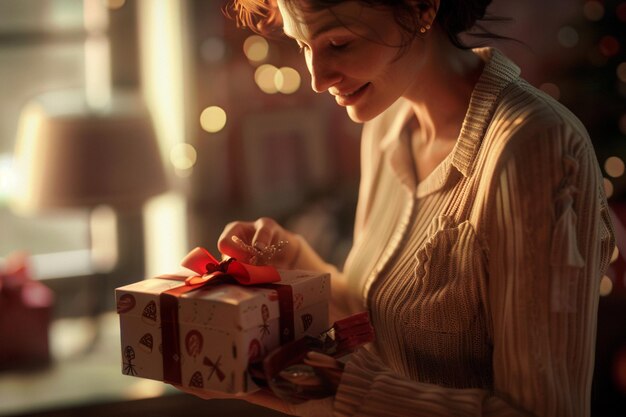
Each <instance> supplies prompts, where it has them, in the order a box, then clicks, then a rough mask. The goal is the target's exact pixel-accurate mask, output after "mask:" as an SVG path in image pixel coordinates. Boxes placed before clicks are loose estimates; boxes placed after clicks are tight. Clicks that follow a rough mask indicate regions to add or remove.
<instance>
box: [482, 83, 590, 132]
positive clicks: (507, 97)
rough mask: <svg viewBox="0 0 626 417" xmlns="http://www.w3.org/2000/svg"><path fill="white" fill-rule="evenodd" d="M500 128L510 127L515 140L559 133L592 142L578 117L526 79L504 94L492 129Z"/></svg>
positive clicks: (507, 89) (513, 85)
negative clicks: (503, 126)
mask: <svg viewBox="0 0 626 417" xmlns="http://www.w3.org/2000/svg"><path fill="white" fill-rule="evenodd" d="M498 124H500V125H508V126H507V127H508V128H510V129H511V132H512V133H515V135H511V136H512V137H519V136H525V135H542V134H543V133H546V132H548V131H552V132H555V131H557V132H562V133H563V134H567V135H571V136H575V137H578V138H579V140H583V141H588V139H589V134H588V133H587V129H586V128H585V126H584V125H583V124H582V122H581V121H580V120H579V119H578V117H576V115H574V114H573V113H572V112H571V111H570V110H569V109H568V108H567V107H565V106H564V105H563V104H562V103H560V102H559V101H557V100H556V99H554V98H553V97H551V96H550V95H548V94H547V93H545V92H544V91H541V90H539V89H538V88H536V87H534V86H532V85H530V84H529V83H528V82H526V81H525V80H523V79H519V80H517V81H516V82H513V83H511V84H510V85H509V86H508V87H507V88H506V89H505V90H503V91H502V94H501V97H500V99H499V101H498V105H497V106H496V108H495V111H494V115H493V121H492V123H491V125H492V126H494V125H498ZM552 136H554V134H553V135H552Z"/></svg>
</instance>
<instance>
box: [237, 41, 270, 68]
mask: <svg viewBox="0 0 626 417" xmlns="http://www.w3.org/2000/svg"><path fill="white" fill-rule="evenodd" d="M269 48H270V47H269V44H268V43H267V41H266V40H265V38H263V37H261V36H259V35H252V36H249V37H248V38H247V39H246V40H245V41H244V42H243V53H244V54H245V55H246V58H248V59H249V60H250V61H252V62H262V61H264V60H265V59H266V58H267V55H268V53H269Z"/></svg>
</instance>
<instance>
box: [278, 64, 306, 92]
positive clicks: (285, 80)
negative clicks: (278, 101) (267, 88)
mask: <svg viewBox="0 0 626 417" xmlns="http://www.w3.org/2000/svg"><path fill="white" fill-rule="evenodd" d="M274 83H275V84H276V89H277V90H278V91H280V92H281V93H283V94H292V93H295V92H296V91H298V88H300V74H299V73H298V71H296V70H295V69H293V68H290V67H282V68H280V69H279V70H278V71H276V74H275V75H274Z"/></svg>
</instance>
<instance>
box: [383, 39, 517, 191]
mask: <svg viewBox="0 0 626 417" xmlns="http://www.w3.org/2000/svg"><path fill="white" fill-rule="evenodd" d="M473 52H474V53H475V54H476V55H478V56H479V57H480V58H481V59H483V60H484V61H485V66H484V68H483V72H482V74H481V76H480V77H479V79H478V82H477V83H476V85H475V87H474V91H473V92H472V95H471V98H470V103H469V106H468V109H467V112H466V114H465V119H464V120H463V124H462V126H461V132H460V134H459V138H458V140H457V142H456V144H455V146H454V148H453V150H452V152H451V153H450V155H448V157H447V158H446V159H445V160H444V162H443V163H442V164H441V165H439V166H438V167H437V168H436V169H435V172H433V174H435V175H429V177H428V178H427V180H428V181H426V180H425V181H422V183H420V184H416V180H415V173H414V171H413V166H412V163H411V160H410V159H409V155H408V152H410V147H409V146H408V142H407V140H408V138H407V134H408V130H409V129H408V122H409V120H410V119H411V117H413V109H412V107H411V104H410V102H409V101H408V100H406V99H400V100H399V103H397V104H396V105H394V106H393V108H392V109H391V110H393V111H394V112H395V117H394V119H393V121H392V123H391V124H390V126H389V128H388V130H387V133H386V134H385V136H384V137H383V139H382V140H381V142H380V147H381V150H382V151H384V152H386V151H388V152H391V153H390V157H391V160H390V161H391V165H392V167H393V169H394V171H395V172H396V175H397V176H398V178H399V179H400V181H402V183H403V184H405V185H406V186H407V187H409V189H411V190H416V188H417V194H418V195H423V194H425V193H429V192H433V191H436V190H438V189H440V188H441V187H443V185H445V183H446V182H447V181H448V179H449V178H450V176H451V172H450V171H451V168H455V170H456V171H458V172H459V173H460V174H461V175H462V176H463V177H467V176H469V175H470V174H471V172H472V169H473V167H474V161H475V159H476V155H477V154H478V149H479V148H480V144H481V141H482V138H483V136H484V134H485V131H486V129H487V126H489V124H490V122H491V118H492V117H493V112H494V109H495V107H496V103H497V98H498V96H499V95H500V93H501V92H502V90H504V88H505V87H506V86H507V85H509V84H510V83H511V82H512V81H514V80H516V79H517V78H519V75H520V69H519V67H517V66H516V65H515V64H513V62H511V61H510V60H509V59H508V58H507V57H505V56H504V55H503V54H502V53H501V52H500V51H498V50H497V49H494V48H477V49H474V50H473ZM455 177H456V176H455ZM459 177H460V176H459Z"/></svg>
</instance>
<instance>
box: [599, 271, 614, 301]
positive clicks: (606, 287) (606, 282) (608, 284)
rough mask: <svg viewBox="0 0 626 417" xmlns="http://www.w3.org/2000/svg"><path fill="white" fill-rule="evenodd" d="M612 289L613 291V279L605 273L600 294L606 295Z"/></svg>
mask: <svg viewBox="0 0 626 417" xmlns="http://www.w3.org/2000/svg"><path fill="white" fill-rule="evenodd" d="M611 291H613V281H611V278H609V277H608V276H606V275H605V276H603V277H602V280H601V281H600V295H601V296H602V297H606V296H607V295H609V294H611Z"/></svg>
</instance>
